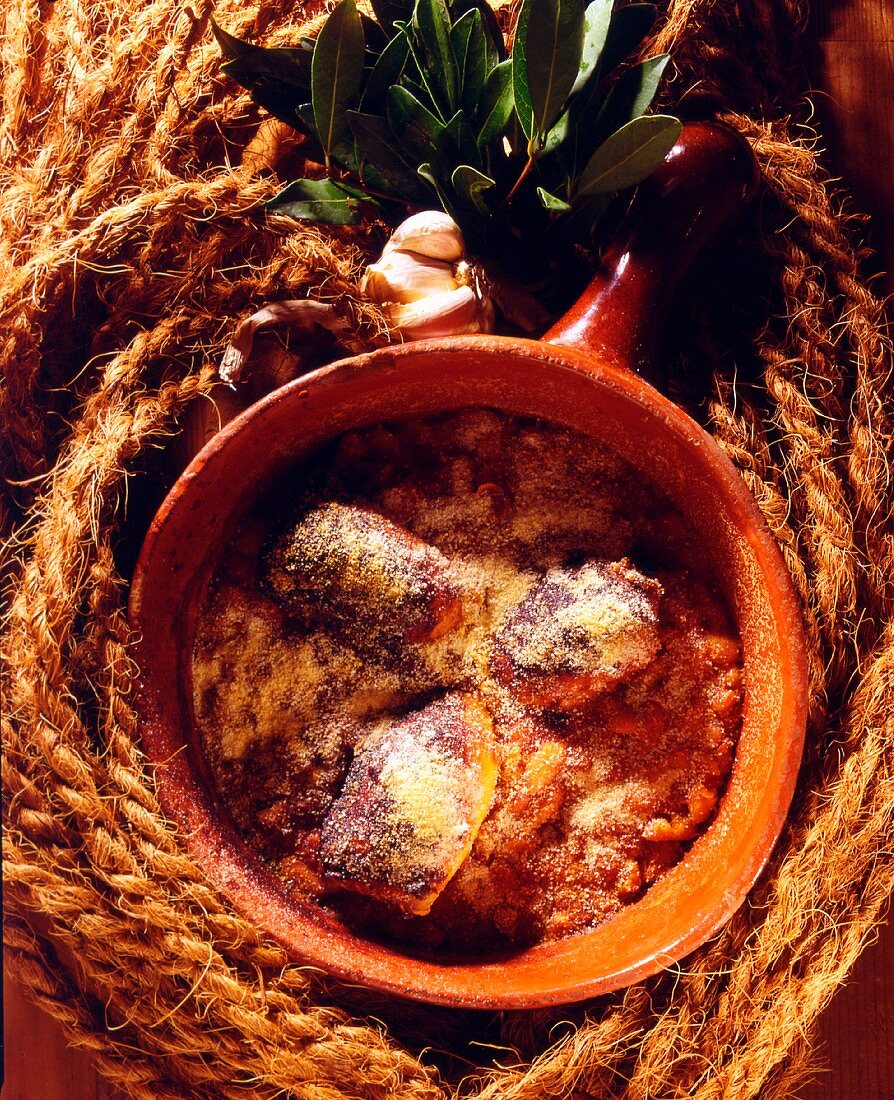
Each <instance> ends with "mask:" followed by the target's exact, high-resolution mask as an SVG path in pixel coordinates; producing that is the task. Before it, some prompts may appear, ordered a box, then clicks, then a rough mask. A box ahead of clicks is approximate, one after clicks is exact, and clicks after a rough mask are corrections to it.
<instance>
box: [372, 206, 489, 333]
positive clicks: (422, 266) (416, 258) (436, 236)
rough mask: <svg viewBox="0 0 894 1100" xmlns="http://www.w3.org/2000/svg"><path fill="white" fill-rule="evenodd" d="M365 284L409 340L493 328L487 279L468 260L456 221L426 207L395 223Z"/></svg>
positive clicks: (485, 330)
mask: <svg viewBox="0 0 894 1100" xmlns="http://www.w3.org/2000/svg"><path fill="white" fill-rule="evenodd" d="M361 289H362V291H363V293H364V294H365V295H366V297H367V298H368V299H370V300H371V301H374V302H377V303H379V304H380V305H381V306H382V309H383V311H384V313H385V314H386V316H387V317H388V320H389V322H390V323H391V325H392V327H393V328H394V330H395V331H396V332H397V334H398V335H400V336H402V337H403V338H404V339H405V340H419V339H422V338H423V337H437V336H459V335H464V334H466V333H472V332H490V331H491V330H492V329H493V323H494V311H493V306H492V305H491V301H490V295H489V291H488V286H487V281H486V280H485V279H484V278H483V276H482V275H481V273H480V272H479V270H478V269H477V268H476V267H475V265H474V264H470V263H469V262H468V261H467V260H466V259H465V244H464V242H463V237H462V232H461V231H460V228H459V226H458V225H457V224H456V222H455V221H454V220H453V219H452V218H451V217H450V216H449V215H447V214H445V213H443V212H442V211H440V210H423V211H421V212H420V213H418V214H414V215H413V216H412V217H410V218H407V220H406V221H404V222H403V223H402V224H401V225H399V226H398V227H397V229H396V230H395V231H394V233H393V234H392V235H391V238H390V240H389V241H388V243H387V244H386V245H385V248H384V250H383V252H382V256H381V258H380V259H379V260H378V261H377V262H376V263H374V264H370V265H369V267H368V268H367V269H366V274H365V275H364V277H363V281H362V283H361Z"/></svg>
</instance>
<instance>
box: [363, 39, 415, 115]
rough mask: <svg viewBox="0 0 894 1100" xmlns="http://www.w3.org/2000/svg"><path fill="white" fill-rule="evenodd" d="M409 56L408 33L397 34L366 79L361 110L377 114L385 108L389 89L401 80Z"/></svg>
mask: <svg viewBox="0 0 894 1100" xmlns="http://www.w3.org/2000/svg"><path fill="white" fill-rule="evenodd" d="M409 56H410V46H409V43H408V42H407V38H406V35H403V34H396V35H395V36H394V38H392V39H391V41H390V42H389V43H388V45H387V46H386V47H385V49H384V50H382V52H381V54H379V59H378V61H377V62H376V63H375V65H374V66H373V69H372V72H371V73H370V74H369V76H368V78H367V80H366V84H365V85H364V88H363V95H362V97H361V99H360V110H361V111H363V112H365V113H367V114H370V113H371V114H376V113H378V112H380V111H384V110H385V96H386V95H387V93H388V89H389V88H390V87H391V85H392V84H397V83H398V82H399V81H400V77H401V74H402V73H403V71H404V69H405V67H406V64H407V60H408V58H409Z"/></svg>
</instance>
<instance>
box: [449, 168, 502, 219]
mask: <svg viewBox="0 0 894 1100" xmlns="http://www.w3.org/2000/svg"><path fill="white" fill-rule="evenodd" d="M450 182H451V183H452V184H453V189H454V191H456V193H457V195H459V197H460V198H461V199H464V200H465V201H466V202H467V203H468V204H469V206H472V207H474V209H475V210H477V211H478V213H479V214H488V213H490V211H489V210H488V208H487V202H486V201H485V199H484V197H483V194H482V192H484V191H488V190H489V189H490V188H491V187H495V186H496V184H495V182H494V181H493V180H492V179H491V178H490V176H485V175H484V173H483V172H479V171H478V170H477V169H476V168H472V167H471V165H468V164H461V165H460V166H459V167H458V168H456V169H454V172H453V175H452V176H451V177H450Z"/></svg>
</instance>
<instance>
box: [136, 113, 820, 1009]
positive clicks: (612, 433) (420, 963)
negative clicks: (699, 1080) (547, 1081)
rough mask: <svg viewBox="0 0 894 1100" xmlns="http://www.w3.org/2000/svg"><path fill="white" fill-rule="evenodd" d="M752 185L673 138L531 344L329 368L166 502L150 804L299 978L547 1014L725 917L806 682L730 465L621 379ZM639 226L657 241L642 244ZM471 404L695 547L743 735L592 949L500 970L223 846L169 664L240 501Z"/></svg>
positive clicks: (458, 343) (508, 342) (692, 941)
mask: <svg viewBox="0 0 894 1100" xmlns="http://www.w3.org/2000/svg"><path fill="white" fill-rule="evenodd" d="M753 176H754V165H753V161H752V158H751V154H750V150H748V147H747V145H746V144H745V143H744V142H743V141H742V140H741V139H740V138H738V137H737V136H736V135H734V134H733V133H732V131H729V130H727V129H725V128H722V127H718V126H714V125H708V124H698V125H693V126H689V127H687V128H686V129H685V130H684V133H683V135H682V137H681V139H680V142H679V143H678V145H677V146H676V147H675V148H674V150H673V151H672V152H671V154H670V155H669V157H668V159H667V161H666V162H665V164H664V165H663V166H662V167H661V168H660V169H659V170H658V172H657V173H656V174H655V176H653V178H652V179H651V181H649V183H648V184H647V185H646V186H644V187H643V189H642V191H641V195H640V198H639V200H638V204H637V207H636V211H637V212H635V213H634V214H633V221H632V223H631V224H630V225H629V226H628V230H627V231H626V235H625V236H624V237H623V238H622V239H621V240H620V241H619V243H618V244H616V246H615V247H614V249H613V250H612V252H611V253H610V254H609V256H607V258H606V262H605V264H604V265H603V269H602V270H601V271H600V273H599V274H598V275H597V277H596V279H595V280H594V283H593V285H592V286H591V287H590V289H589V291H588V292H587V294H586V295H585V296H584V298H583V299H582V300H581V302H580V303H579V304H578V306H576V307H575V309H573V310H572V312H571V313H570V314H569V315H568V316H567V317H566V318H564V319H563V320H562V321H561V322H560V323H559V324H558V325H557V326H556V327H554V328H553V329H552V330H551V331H550V333H548V334H547V338H546V340H545V341H542V342H536V341H532V340H523V339H515V338H508V337H496V336H471V337H455V338H452V339H444V340H432V341H420V342H417V343H411V344H406V345H402V346H395V347H389V348H386V349H383V350H380V351H376V352H373V353H371V354H369V355H362V356H359V357H355V358H353V359H348V360H345V361H343V362H340V363H335V364H333V365H332V366H330V367H327V368H325V369H323V370H319V371H316V372H314V373H313V374H311V375H308V376H306V377H304V378H301V379H299V380H298V381H296V382H293V383H291V384H289V385H287V386H284V387H282V388H281V389H279V390H276V391H275V392H273V393H271V394H270V395H269V396H267V397H266V398H265V399H264V400H262V401H260V402H259V403H258V404H257V405H254V406H253V407H252V408H250V409H248V410H247V411H246V412H245V413H243V414H242V415H241V416H239V417H238V418H237V419H236V420H234V421H233V422H231V423H230V424H228V425H227V426H226V427H225V428H224V429H223V430H222V431H221V432H220V433H219V434H218V435H217V436H216V437H215V438H214V439H213V440H212V441H211V442H210V443H209V444H208V445H207V446H206V447H205V448H204V450H203V451H202V452H201V453H200V454H199V455H198V456H197V457H196V458H195V460H194V461H193V462H192V464H191V465H190V467H189V468H188V469H187V471H186V472H185V473H184V475H183V476H182V477H181V479H180V480H179V481H178V482H177V484H176V485H175V486H174V488H173V490H172V491H171V493H170V495H169V496H168V498H167V500H166V501H165V503H164V505H163V507H162V508H161V510H160V512H159V514H158V516H157V517H156V519H155V521H154V522H153V524H152V527H151V529H150V531H149V534H148V536H147V539H146V542H145V545H144V547H143V550H142V555H141V558H140V561H139V565H138V567H137V571H136V575H135V577H134V582H133V589H132V595H131V604H130V617H131V622H132V624H133V627H134V630H135V633H136V635H137V638H138V641H137V642H136V645H135V657H136V660H137V662H138V664H139V667H140V670H141V679H140V689H139V698H138V701H137V703H138V711H139V717H140V725H141V730H142V739H143V747H144V749H145V752H146V755H147V757H148V759H149V761H150V762H151V764H152V765H154V768H155V775H156V778H157V783H158V794H159V798H160V800H161V803H162V806H163V807H164V809H165V811H166V812H167V813H168V814H169V816H170V817H171V818H172V819H173V820H174V821H175V822H176V823H177V824H178V825H179V826H180V828H181V830H182V834H183V837H184V843H185V844H186V845H187V847H188V848H189V850H190V851H191V852H192V854H193V855H194V857H195V858H196V860H197V861H198V863H199V864H200V865H201V866H202V867H203V868H204V870H205V871H206V873H207V875H208V877H209V879H210V880H211V881H212V882H213V883H215V884H216V885H217V887H219V889H220V890H221V891H222V892H223V893H224V894H225V895H226V896H227V897H228V898H229V899H230V900H231V902H232V903H233V904H234V905H235V907H236V908H237V909H238V910H240V911H241V912H242V913H243V914H244V915H245V916H246V917H247V918H248V919H249V920H251V921H253V922H254V923H255V924H256V925H258V926H260V927H261V928H263V929H266V930H267V931H268V932H269V933H270V934H271V935H272V936H274V937H275V938H276V939H277V940H279V941H280V942H281V943H282V944H283V945H284V946H285V947H286V948H287V950H288V952H289V954H290V955H291V956H292V957H293V958H294V959H295V960H296V961H298V962H301V963H307V964H312V965H316V966H319V967H321V968H322V969H324V970H326V971H328V972H330V973H332V974H335V975H338V976H340V977H342V978H345V979H347V980H349V981H351V982H356V983H360V984H363V985H367V986H370V987H374V988H376V989H380V990H386V991H391V992H393V993H397V994H401V995H404V996H407V997H412V998H418V999H420V1000H425V1001H432V1002H437V1003H442V1004H448V1005H460V1006H471V1007H482V1008H483V1007H488V1008H497V1007H499V1008H510V1007H511V1008H530V1007H534V1006H539V1005H547V1004H561V1003H567V1002H571V1001H575V1000H580V999H583V998H586V997H591V996H593V995H595V994H599V993H604V992H606V991H608V990H612V989H617V988H619V987H621V986H624V985H626V984H629V983H631V982H634V981H636V980H638V979H640V978H643V977H645V976H647V975H649V974H653V973H655V972H657V971H659V970H661V969H662V968H664V967H669V966H672V965H674V964H675V963H676V962H677V961H678V960H680V959H682V958H684V957H685V956H686V955H687V954H688V953H689V952H691V951H692V950H693V949H694V948H695V947H697V946H698V945H700V944H701V943H703V942H704V941H705V940H706V939H707V938H708V937H709V936H710V935H711V934H712V932H714V931H715V930H716V929H717V928H719V927H720V926H721V925H722V924H723V923H724V922H725V921H726V920H728V919H729V917H730V916H731V915H732V913H733V912H734V911H735V910H736V909H737V908H738V906H739V905H740V904H741V903H742V901H743V899H744V898H745V896H746V894H747V892H748V890H749V889H750V888H751V886H752V885H753V883H754V882H755V880H756V878H757V877H758V875H759V874H760V872H761V869H762V867H763V866H764V864H765V862H766V860H767V858H768V856H769V854H770V851H771V849H772V847H773V844H774V843H775V841H776V838H777V836H778V834H779V831H780V829H781V827H782V824H783V821H784V819H785V815H786V812H787V809H788V806H789V802H790V799H791V796H792V792H793V789H794V785H795V778H796V774H797V770H798V765H799V761H800V757H801V750H802V743H803V737H804V727H805V715H806V697H807V686H806V669H805V658H804V646H803V639H802V633H801V625H800V619H799V611H798V605H797V601H796V598H795V595H794V592H793V589H792V586H791V582H790V580H789V577H788V574H787V572H786V569H785V567H784V565H783V562H782V558H781V556H780V553H779V550H778V549H777V546H776V544H775V542H774V540H773V538H772V537H771V535H770V534H769V532H768V531H767V528H766V527H765V525H764V522H763V520H762V518H761V516H760V513H759V512H758V509H757V507H756V506H755V503H754V501H753V499H752V497H751V496H750V494H749V493H748V491H747V489H746V487H745V485H744V483H743V482H742V480H741V478H740V477H739V475H738V473H737V472H736V470H735V469H734V467H733V466H732V465H731V464H730V462H729V461H728V460H727V459H726V457H725V456H724V455H723V453H722V452H721V451H720V449H719V448H718V447H717V445H716V444H715V443H714V442H713V440H712V439H711V438H710V437H709V436H708V435H707V434H706V433H705V432H704V431H703V430H702V429H701V428H700V427H698V425H696V424H695V423H694V422H693V421H692V420H691V419H690V418H689V417H688V416H686V415H685V414H684V413H683V412H681V411H680V410H679V409H678V408H676V407H675V406H674V405H673V404H671V403H670V402H669V401H668V400H667V399H665V398H664V397H662V396H661V394H659V393H658V392H657V391H656V390H655V389H653V388H652V387H651V386H650V385H649V384H648V383H646V382H645V381H644V380H643V379H642V378H641V377H639V376H638V374H637V373H635V372H636V371H637V370H639V369H642V368H644V367H646V366H647V365H648V363H649V361H650V358H651V357H652V355H653V353H654V346H653V341H654V337H655V332H656V330H657V327H658V325H657V319H658V316H659V314H660V311H661V308H662V303H664V302H666V301H667V300H668V298H669V294H670V290H671V289H672V287H673V285H674V283H675V281H676V280H677V278H678V277H679V275H680V274H681V272H682V270H683V269H684V268H685V267H686V265H687V264H688V262H689V260H690V259H691V257H692V255H693V254H694V253H695V252H696V251H697V250H698V249H699V248H700V246H701V245H702V243H703V242H704V241H705V240H706V239H707V238H708V237H709V236H711V235H712V234H713V233H714V232H715V231H716V230H717V229H718V228H719V227H721V226H722V225H723V224H725V223H726V222H727V221H728V220H729V218H730V217H731V216H732V214H733V213H734V212H735V211H736V210H738V209H740V208H741V206H742V203H743V200H744V199H745V198H746V197H747V195H748V193H749V191H750V189H751V187H752V185H753ZM656 230H657V231H656ZM470 405H485V406H493V407H497V408H500V409H503V410H506V411H507V412H509V413H513V414H520V415H526V416H538V417H542V418H544V419H546V420H550V421H554V422H556V423H558V424H563V425H567V426H569V427H571V428H573V429H575V430H577V431H578V432H583V433H585V434H588V435H590V436H592V437H593V438H594V439H597V440H599V441H601V442H603V443H606V444H608V445H609V446H610V447H611V448H612V449H613V450H615V451H616V452H617V453H618V454H619V455H620V456H621V457H622V458H624V459H625V460H626V461H627V462H628V463H629V464H630V465H631V466H632V467H633V469H634V470H636V471H637V472H638V473H639V474H640V475H641V476H642V477H643V479H644V480H645V481H648V482H651V483H653V484H655V485H657V486H659V487H660V489H661V490H663V491H664V493H666V494H667V495H668V496H669V497H670V498H671V500H672V501H673V503H674V504H675V505H676V507H677V508H678V509H679V510H680V512H681V513H682V514H683V515H684V516H685V517H686V519H687V520H688V522H689V524H690V525H691V526H692V528H693V529H694V530H695V531H696V532H697V533H698V534H699V535H700V536H701V538H702V540H703V541H704V543H705V544H706V545H707V546H708V547H710V552H711V556H712V559H713V564H714V567H715V569H716V573H717V576H718V577H719V578H720V581H721V584H722V587H723V589H724V591H725V594H726V598H727V601H728V604H729V606H730V608H731V611H732V614H733V616H734V618H735V620H736V623H737V624H738V629H739V631H740V633H741V636H742V642H743V655H744V667H745V703H744V717H743V725H742V731H741V736H740V740H739V745H738V750H737V753H736V758H735V763H734V766H733V770H732V774H731V777H730V780H729V784H728V788H727V791H726V793H725V795H724V797H723V799H722V801H721V804H720V807H719V811H718V814H717V817H716V819H715V820H714V821H713V823H712V824H711V825H710V827H709V828H708V829H707V831H706V832H705V833H704V834H703V835H702V836H700V837H699V838H698V839H697V840H696V841H695V842H694V843H693V845H692V847H691V849H690V850H689V852H688V853H687V854H686V855H685V857H684V858H683V860H682V861H681V862H680V863H679V864H677V866H676V867H674V868H673V869H672V870H670V871H669V872H667V873H666V874H665V875H664V877H663V878H661V879H660V880H659V881H658V882H657V883H656V884H655V885H654V886H652V887H651V888H650V889H649V890H648V891H647V893H646V894H645V895H644V897H643V898H642V899H641V900H640V901H637V902H636V903H634V904H632V905H630V906H629V907H628V908H626V909H625V910H624V911H623V912H622V913H621V914H620V915H618V916H616V917H614V918H613V919H611V920H610V921H608V922H606V923H605V924H603V925H601V926H600V927H598V928H596V929H595V930H593V931H589V932H585V933H581V934H578V935H574V936H570V937H568V938H567V939H563V940H560V941H558V942H555V943H547V944H540V945H538V946H535V947H531V948H528V949H525V950H519V951H517V952H516V953H515V954H513V955H511V956H509V957H505V956H504V957H500V958H496V957H490V958H488V957H482V958H478V959H469V958H467V957H466V958H463V959H449V960H444V959H435V958H429V957H424V956H421V955H417V954H413V953H410V952H407V951H402V950H399V949H397V948H394V947H386V946H383V945H382V944H380V943H375V942H370V941H367V940H364V939H363V938H361V937H360V936H358V935H356V934H354V933H353V932H351V931H349V930H348V929H347V928H346V927H344V926H343V925H342V924H341V923H339V921H338V920H337V918H335V917H334V916H333V915H332V914H331V913H328V912H324V911H323V910H322V909H320V908H317V907H316V906H314V905H313V904H311V903H310V902H304V901H300V900H296V899H295V898H290V897H289V896H287V894H286V893H285V891H284V889H283V888H282V887H281V885H280V883H279V882H278V880H277V879H276V877H275V876H274V875H273V874H272V873H271V872H269V871H268V870H267V869H266V868H265V867H264V866H263V865H262V864H261V862H260V861H259V860H258V859H257V858H256V857H255V856H253V855H252V854H251V853H250V852H249V851H248V849H247V848H246V846H245V845H244V844H243V843H242V841H240V839H239V837H238V836H237V835H236V833H235V831H234V829H233V827H232V825H231V824H230V822H229V820H228V817H227V815H226V813H225V812H224V811H223V810H222V809H221V807H220V806H219V805H218V803H217V802H216V800H215V796H214V794H213V793H212V788H211V785H210V782H209V781H208V776H207V769H206V767H205V765H204V763H203V760H202V756H201V752H200V749H199V747H198V745H197V744H196V741H195V738H194V732H193V715H192V702H191V700H192V689H191V680H190V676H191V671H190V654H191V652H192V644H193V637H194V630H195V623H196V617H197V613H198V610H199V608H200V605H201V603H202V599H203V596H204V592H205V588H206V585H207V583H208V580H209V579H210V577H211V575H212V574H213V572H214V570H215V567H216V565H217V563H218V561H219V559H220V557H221V554H222V552H223V550H224V549H225V547H226V546H227V543H228V541H229V539H230V537H231V536H232V534H233V532H234V531H235V530H236V528H237V526H238V524H239V522H240V520H241V518H242V517H243V516H244V515H245V514H246V513H247V512H248V510H249V509H250V508H251V506H252V504H253V503H254V502H256V501H257V500H258V498H259V497H260V496H261V495H262V494H263V493H264V492H265V490H266V489H267V488H268V487H269V486H271V485H272V484H274V483H275V482H276V481H277V479H278V478H280V477H281V476H282V475H283V473H284V472H285V471H286V470H287V469H288V468H289V467H292V466H294V465H295V464H296V463H298V462H300V461H301V460H302V459H304V458H305V457H307V456H309V455H310V454H311V453H312V452H314V451H315V450H316V449H317V448H318V447H319V446H320V445H321V444H323V443H324V442H325V441H327V440H330V439H332V438H333V437H334V436H337V435H339V434H340V433H341V432H344V431H347V430H349V429H356V428H361V427H365V426H368V425H372V424H376V423H378V422H380V421H385V420H389V419H390V420H393V419H398V418H404V417H417V416H428V415H431V414H434V413H442V412H445V411H448V410H455V409H461V408H463V407H467V406H470Z"/></svg>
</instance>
